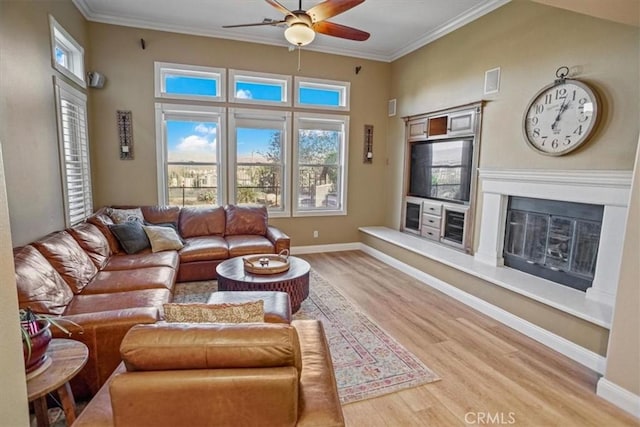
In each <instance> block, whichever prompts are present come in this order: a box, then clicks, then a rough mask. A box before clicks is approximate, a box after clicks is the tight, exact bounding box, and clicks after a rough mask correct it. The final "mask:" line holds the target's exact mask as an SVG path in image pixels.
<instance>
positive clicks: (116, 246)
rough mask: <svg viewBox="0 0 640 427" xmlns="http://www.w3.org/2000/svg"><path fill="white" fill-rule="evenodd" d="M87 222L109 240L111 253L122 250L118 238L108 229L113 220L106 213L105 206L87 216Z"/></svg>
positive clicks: (117, 252)
mask: <svg viewBox="0 0 640 427" xmlns="http://www.w3.org/2000/svg"><path fill="white" fill-rule="evenodd" d="M87 222H88V223H90V224H93V225H95V226H96V227H98V230H100V231H101V232H102V234H103V235H104V237H106V238H107V241H108V242H109V249H111V253H112V254H119V253H121V252H122V248H121V247H120V243H118V239H116V236H114V235H113V233H112V232H111V230H109V226H110V225H112V224H114V222H113V220H112V219H111V217H109V215H107V213H106V209H105V208H102V209H100V210H98V212H96V213H94V214H93V215H91V216H90V217H89V218H87Z"/></svg>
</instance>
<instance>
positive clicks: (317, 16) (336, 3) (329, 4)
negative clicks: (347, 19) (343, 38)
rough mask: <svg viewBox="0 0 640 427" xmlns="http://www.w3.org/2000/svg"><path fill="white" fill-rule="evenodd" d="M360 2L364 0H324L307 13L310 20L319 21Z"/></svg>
mask: <svg viewBox="0 0 640 427" xmlns="http://www.w3.org/2000/svg"><path fill="white" fill-rule="evenodd" d="M267 1H269V0H267ZM362 2H364V0H326V1H324V2H322V3H319V4H317V5H315V6H313V7H312V8H311V9H309V10H308V11H307V15H309V16H310V17H311V22H314V23H315V22H320V21H324V20H325V19H329V18H331V17H332V16H336V15H338V14H340V13H342V12H346V11H347V10H349V9H351V8H352V7H355V6H357V5H359V4H360V3H362Z"/></svg>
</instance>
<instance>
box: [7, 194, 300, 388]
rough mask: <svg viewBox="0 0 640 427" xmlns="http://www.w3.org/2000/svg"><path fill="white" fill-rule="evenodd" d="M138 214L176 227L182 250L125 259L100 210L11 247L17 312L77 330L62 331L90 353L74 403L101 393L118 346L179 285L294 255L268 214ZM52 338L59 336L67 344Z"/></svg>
mask: <svg viewBox="0 0 640 427" xmlns="http://www.w3.org/2000/svg"><path fill="white" fill-rule="evenodd" d="M141 210H142V213H143V215H144V220H145V222H148V223H151V224H167V223H169V224H173V226H174V227H175V228H176V229H177V230H178V231H179V233H180V236H181V238H182V239H183V241H184V247H183V248H182V249H181V250H179V251H175V250H170V251H162V252H155V253H153V252H151V250H144V251H142V252H139V253H136V254H132V255H129V254H126V253H124V252H123V250H122V248H121V247H120V244H119V243H118V240H117V239H116V238H115V237H114V235H113V234H112V233H111V231H110V230H109V225H110V224H113V221H112V219H111V218H110V217H109V215H108V214H107V211H106V210H105V209H101V210H100V211H98V212H96V214H94V215H93V216H92V217H90V218H89V219H88V220H87V221H86V222H84V223H82V224H79V225H76V226H74V227H71V228H69V229H67V230H63V231H58V232H54V233H51V234H50V235H48V236H46V237H44V238H42V239H40V240H38V241H36V242H33V243H31V244H28V245H25V246H22V247H18V248H14V263H15V269H16V283H17V287H18V300H19V305H20V308H26V307H30V308H31V309H32V310H33V311H35V312H37V313H47V314H50V315H59V316H62V317H63V318H66V319H69V320H72V321H74V322H75V323H77V324H78V325H80V327H79V328H78V327H74V326H71V325H65V326H69V329H70V330H71V332H72V336H71V338H72V339H75V340H78V341H82V342H84V343H85V344H86V345H87V346H88V348H89V360H88V362H87V365H86V366H85V368H84V369H83V370H82V371H81V372H80V373H79V374H78V375H77V376H76V377H75V378H74V380H73V381H72V387H73V390H74V393H76V395H77V396H88V395H90V394H95V393H96V392H97V391H98V389H99V388H100V386H102V384H103V383H104V382H105V381H106V380H107V378H108V377H109V375H111V373H112V372H113V370H114V369H115V368H116V367H117V366H118V364H119V363H120V360H121V358H120V343H121V341H122V339H123V337H124V336H125V334H126V333H127V331H128V330H129V329H130V328H131V327H132V326H133V325H136V324H143V323H155V322H156V321H157V320H158V319H159V318H160V309H161V307H162V304H164V303H167V302H170V301H171V300H172V296H173V290H174V286H175V283H176V281H192V280H206V279H212V278H215V267H216V266H217V265H218V264H219V263H220V262H222V261H223V260H225V259H227V258H230V257H234V256H242V255H247V254H252V253H279V252H280V251H281V250H283V249H288V248H289V237H288V236H287V235H286V234H284V233H282V232H281V231H280V230H278V229H276V228H274V227H271V226H269V225H268V223H267V220H268V218H267V211H266V209H265V208H263V207H238V206H226V207H224V208H223V207H213V206H211V207H198V208H196V207H185V208H179V207H168V206H143V207H141ZM54 329H55V328H54ZM53 332H54V337H56V336H57V337H65V335H64V334H63V333H62V332H61V331H56V330H54V331H53Z"/></svg>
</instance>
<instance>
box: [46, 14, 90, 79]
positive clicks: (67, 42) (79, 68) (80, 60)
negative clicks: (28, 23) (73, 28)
mask: <svg viewBox="0 0 640 427" xmlns="http://www.w3.org/2000/svg"><path fill="white" fill-rule="evenodd" d="M49 30H50V33H51V66H52V67H53V68H55V69H56V70H58V71H59V72H60V73H61V74H62V75H64V76H66V77H68V78H69V79H71V81H73V82H74V83H75V84H77V85H78V86H80V87H82V88H83V89H84V88H86V87H87V83H86V80H85V79H86V76H85V72H84V48H83V47H82V46H81V45H80V43H78V42H77V41H76V40H75V39H74V38H73V37H71V35H70V34H69V33H68V32H67V31H66V30H65V29H64V28H63V27H62V25H60V24H59V23H58V21H56V19H55V18H54V17H53V16H52V15H49ZM57 46H60V49H61V50H63V51H65V52H66V53H67V58H68V65H67V66H66V67H65V66H64V65H62V64H60V63H59V62H58V61H57V60H56V47H57Z"/></svg>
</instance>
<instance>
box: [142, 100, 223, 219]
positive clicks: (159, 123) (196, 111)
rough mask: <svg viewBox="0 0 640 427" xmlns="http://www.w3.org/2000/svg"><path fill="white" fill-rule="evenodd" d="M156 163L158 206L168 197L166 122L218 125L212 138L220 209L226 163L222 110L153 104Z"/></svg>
mask: <svg viewBox="0 0 640 427" xmlns="http://www.w3.org/2000/svg"><path fill="white" fill-rule="evenodd" d="M155 110H156V161H157V171H158V204H160V205H166V204H168V202H169V194H168V185H167V184H168V181H167V176H168V170H167V166H168V156H167V126H166V121H167V120H185V121H194V122H198V121H209V122H213V121H215V122H217V123H218V131H217V134H216V137H217V141H216V142H217V144H216V150H217V153H216V159H217V163H216V165H217V173H218V176H217V182H216V185H217V193H218V199H217V200H216V204H217V205H219V206H224V205H225V204H226V203H227V190H226V189H227V185H226V182H225V181H226V178H225V177H226V176H227V171H226V167H227V162H226V161H225V159H226V157H227V154H226V143H225V135H226V123H225V122H226V120H225V116H226V114H225V108H223V107H210V106H194V105H182V104H165V103H156V104H155Z"/></svg>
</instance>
